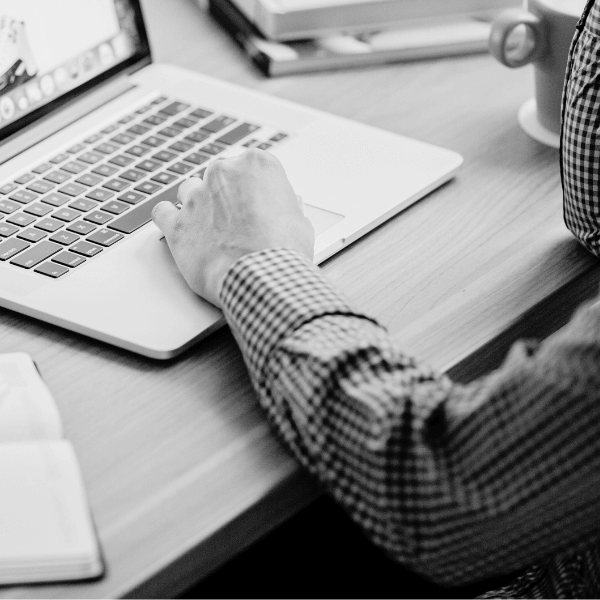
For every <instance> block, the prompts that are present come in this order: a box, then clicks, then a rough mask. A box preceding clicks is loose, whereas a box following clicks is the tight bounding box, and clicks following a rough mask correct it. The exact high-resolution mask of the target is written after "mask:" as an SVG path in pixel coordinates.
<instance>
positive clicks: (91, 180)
mask: <svg viewBox="0 0 600 600" xmlns="http://www.w3.org/2000/svg"><path fill="white" fill-rule="evenodd" d="M101 181H102V177H101V176H100V175H94V174H93V173H85V174H84V175H81V176H80V177H78V178H77V179H76V180H75V182H76V183H81V185H87V186H88V187H92V186H93V185H96V184H97V183H100V182H101Z"/></svg>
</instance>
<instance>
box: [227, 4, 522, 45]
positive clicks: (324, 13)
mask: <svg viewBox="0 0 600 600" xmlns="http://www.w3.org/2000/svg"><path fill="white" fill-rule="evenodd" d="M219 1H220V0H217V2H219ZM231 2H233V3H234V4H235V5H236V6H237V8H238V9H239V10H240V11H242V12H243V13H244V14H245V15H246V17H247V18H248V19H249V20H250V21H251V22H252V23H253V24H254V25H255V26H256V27H257V28H258V29H259V30H260V31H261V32H262V34H263V35H264V36H265V37H267V38H269V39H271V40H279V41H282V40H299V39H306V38H314V37H319V36H324V35H331V34H336V33H340V32H343V33H357V32H358V33H362V32H368V31H374V30H379V29H393V28H395V27H399V26H402V25H406V23H408V22H411V21H412V22H415V23H416V22H418V21H420V20H428V21H431V20H432V19H436V18H440V19H445V18H448V17H482V18H489V17H490V16H491V15H492V14H494V12H496V11H498V10H499V9H503V8H508V7H515V6H519V5H520V4H522V3H521V2H519V0H231Z"/></svg>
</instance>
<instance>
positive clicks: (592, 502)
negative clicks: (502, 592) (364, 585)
mask: <svg viewBox="0 0 600 600" xmlns="http://www.w3.org/2000/svg"><path fill="white" fill-rule="evenodd" d="M221 298H222V303H223V309H224V311H225V314H226V315H227V319H228V321H229V323H230V325H231V327H232V330H233V332H234V334H235V336H236V338H237V341H238V343H239V344H240V347H241V348H242V351H243V354H244V357H245V359H246V362H247V364H248V368H249V371H250V374H251V377H252V381H253V384H254V386H255V388H256V390H257V391H258V393H259V398H260V402H261V404H262V406H263V407H264V408H265V409H266V411H267V413H268V415H269V418H270V420H271V423H272V424H273V425H274V427H275V428H276V430H277V431H278V432H279V434H280V435H281V437H282V438H283V440H284V441H285V443H286V444H287V446H288V447H289V448H290V449H291V450H292V451H293V452H294V454H295V455H296V457H297V458H298V459H299V460H300V461H301V462H302V464H303V465H304V466H305V467H306V468H308V470H309V471H310V472H311V473H313V475H315V476H316V477H318V478H319V480H320V481H321V482H322V483H323V484H324V485H325V486H326V487H327V489H328V490H329V492H330V493H331V494H332V495H333V496H334V497H335V498H336V499H337V500H338V501H339V502H340V503H341V504H343V505H344V506H345V507H346V509H347V510H348V511H349V513H350V514H351V515H352V517H353V518H354V519H355V521H357V522H358V523H359V524H360V525H361V526H362V527H363V529H364V530H365V531H366V533H367V534H368V535H369V537H370V538H371V539H372V540H373V541H374V542H375V543H376V544H378V545H379V546H380V547H382V548H383V549H384V550H385V551H386V552H388V553H389V554H390V555H392V556H393V557H395V558H396V559H397V560H399V561H400V562H402V563H404V564H407V565H410V566H412V567H413V568H414V569H415V570H417V571H420V572H421V573H423V574H425V575H428V576H430V577H432V578H434V579H436V580H438V581H440V582H443V583H446V584H457V585H458V584H464V583H467V582H469V581H471V580H473V579H476V578H482V577H485V576H491V575H494V574H497V573H502V572H511V571H515V570H517V569H519V568H523V567H525V566H527V565H530V564H532V563H533V562H536V561H540V560H542V559H544V558H545V557H548V556H549V555H551V554H553V553H556V552H558V551H560V550H562V549H566V548H572V547H573V546H576V545H577V543H578V542H583V541H586V540H589V539H590V537H591V536H593V535H596V534H597V533H598V530H599V529H600V524H599V523H598V520H597V510H598V506H599V501H600V436H599V435H598V431H599V427H600V394H599V392H598V390H600V372H599V369H598V364H599V360H600V310H599V309H598V308H593V309H588V310H586V311H583V312H581V313H580V314H579V316H578V317H577V318H576V319H575V320H574V321H573V322H572V323H571V325H570V326H569V327H568V328H567V329H565V330H564V331H562V332H561V333H559V334H557V335H555V336H554V337H553V338H551V339H549V340H548V341H546V342H545V343H543V344H542V345H541V346H539V347H536V346H526V345H524V344H519V345H517V346H515V347H514V348H513V350H512V352H511V355H510V356H509V358H508V360H507V362H506V364H505V365H504V366H503V367H502V369H500V370H498V371H497V372H495V373H493V374H492V375H490V376H489V377H487V378H485V379H482V380H480V381H477V382H475V383H473V384H472V385H469V386H459V385H455V384H453V383H452V382H451V381H450V380H449V379H448V378H447V377H445V376H443V375H440V374H438V373H435V372H434V371H432V370H431V369H429V368H427V367H425V366H424V365H421V364H419V363H418V362H417V361H415V360H414V359H413V358H411V357H410V356H407V355H406V354H404V353H403V352H402V350H401V348H400V344H399V343H398V342H397V341H395V340H394V339H392V338H391V337H390V336H389V335H388V334H387V333H386V331H385V330H384V329H383V328H382V327H380V326H379V325H377V323H375V322H374V321H372V320H370V319H369V318H368V317H366V316H365V315H363V314H361V313H360V312H357V311H353V310H352V309H351V308H350V306H349V305H348V303H347V302H346V301H345V300H344V299H343V298H342V297H341V296H340V295H339V293H338V292H337V291H336V290H334V289H333V288H332V287H331V285H330V284H329V283H328V282H327V281H326V279H325V278H324V277H323V276H322V274H321V273H320V271H319V270H318V269H316V268H315V267H314V266H313V265H312V264H310V262H309V261H308V260H306V259H305V258H304V257H302V256H301V255H299V254H298V253H295V252H290V251H287V250H267V251H263V252H259V253H255V254H251V255H248V256H246V257H244V258H242V259H240V260H239V261H237V262H236V263H235V264H234V266H233V267H232V268H231V270H230V271H229V272H228V274H227V276H226V278H225V282H224V286H223V288H222V292H221Z"/></svg>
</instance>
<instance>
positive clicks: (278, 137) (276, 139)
mask: <svg viewBox="0 0 600 600" xmlns="http://www.w3.org/2000/svg"><path fill="white" fill-rule="evenodd" d="M287 136H288V134H287V133H281V132H280V133H276V134H275V135H274V136H273V137H272V138H271V139H270V140H269V141H271V142H280V141H281V140H284V139H285V138H286V137H287Z"/></svg>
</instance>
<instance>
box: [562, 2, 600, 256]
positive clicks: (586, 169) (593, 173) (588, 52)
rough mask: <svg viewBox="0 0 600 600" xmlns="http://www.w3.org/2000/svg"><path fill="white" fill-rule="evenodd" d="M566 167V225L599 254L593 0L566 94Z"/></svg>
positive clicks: (599, 59) (598, 78)
mask: <svg viewBox="0 0 600 600" xmlns="http://www.w3.org/2000/svg"><path fill="white" fill-rule="evenodd" d="M561 173H562V182H563V192H564V194H563V198H564V218H565V223H566V225H567V227H568V228H569V229H570V230H571V231H572V232H573V234H574V235H575V236H576V237H577V238H578V239H579V240H580V241H581V242H582V243H583V245H584V246H585V247H586V248H587V249H588V250H590V252H593V253H594V254H596V255H597V256H600V5H599V4H598V3H597V2H596V1H595V0H588V2H587V5H586V8H585V11H584V13H583V16H582V18H581V20H580V21H579V23H578V25H577V31H576V34H575V37H574V39H573V43H572V45H571V52H570V55H569V61H568V65H567V73H566V78H565V89H564V94H563V124H562V132H561Z"/></svg>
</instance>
